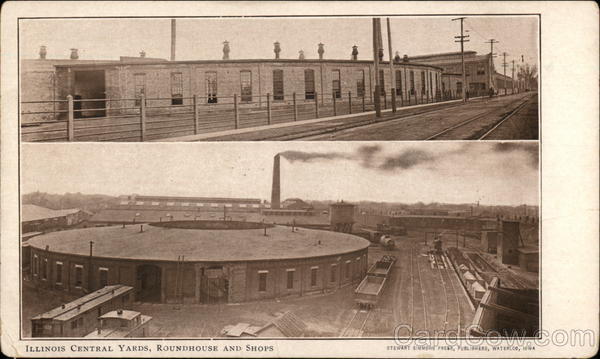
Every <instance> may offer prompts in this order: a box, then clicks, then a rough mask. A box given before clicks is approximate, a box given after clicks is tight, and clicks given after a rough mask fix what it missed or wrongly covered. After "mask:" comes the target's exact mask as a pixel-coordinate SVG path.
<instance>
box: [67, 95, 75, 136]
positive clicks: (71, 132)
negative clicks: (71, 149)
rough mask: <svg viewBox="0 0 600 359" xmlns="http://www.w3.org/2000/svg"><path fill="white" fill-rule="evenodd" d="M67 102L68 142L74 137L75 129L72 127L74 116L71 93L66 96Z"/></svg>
mask: <svg viewBox="0 0 600 359" xmlns="http://www.w3.org/2000/svg"><path fill="white" fill-rule="evenodd" d="M67 103H68V116H67V139H68V140H69V142H71V141H73V140H74V139H75V138H74V137H75V135H74V134H75V131H74V128H73V125H74V121H73V118H74V117H75V116H74V114H73V96H71V95H68V96H67Z"/></svg>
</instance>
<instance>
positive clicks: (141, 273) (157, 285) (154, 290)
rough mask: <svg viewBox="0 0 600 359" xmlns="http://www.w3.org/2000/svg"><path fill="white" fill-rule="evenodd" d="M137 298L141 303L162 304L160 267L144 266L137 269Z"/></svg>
mask: <svg viewBox="0 0 600 359" xmlns="http://www.w3.org/2000/svg"><path fill="white" fill-rule="evenodd" d="M136 298H137V300H139V301H140V302H160V300H161V270H160V267H158V266H155V265H151V264H144V265H141V266H138V267H137V292H136Z"/></svg>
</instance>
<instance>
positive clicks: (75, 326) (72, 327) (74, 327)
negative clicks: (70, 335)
mask: <svg viewBox="0 0 600 359" xmlns="http://www.w3.org/2000/svg"><path fill="white" fill-rule="evenodd" d="M71 329H77V319H75V320H73V321H72V322H71Z"/></svg>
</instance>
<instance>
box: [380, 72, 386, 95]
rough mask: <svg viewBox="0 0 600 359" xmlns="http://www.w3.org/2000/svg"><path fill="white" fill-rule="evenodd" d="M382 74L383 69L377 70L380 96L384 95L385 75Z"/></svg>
mask: <svg viewBox="0 0 600 359" xmlns="http://www.w3.org/2000/svg"><path fill="white" fill-rule="evenodd" d="M383 74H384V72H383V70H379V89H380V90H379V91H381V92H380V93H381V95H382V96H385V76H384V75H383Z"/></svg>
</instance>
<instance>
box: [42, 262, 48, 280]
mask: <svg viewBox="0 0 600 359" xmlns="http://www.w3.org/2000/svg"><path fill="white" fill-rule="evenodd" d="M42 279H43V280H46V279H48V259H45V258H44V263H43V264H42Z"/></svg>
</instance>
